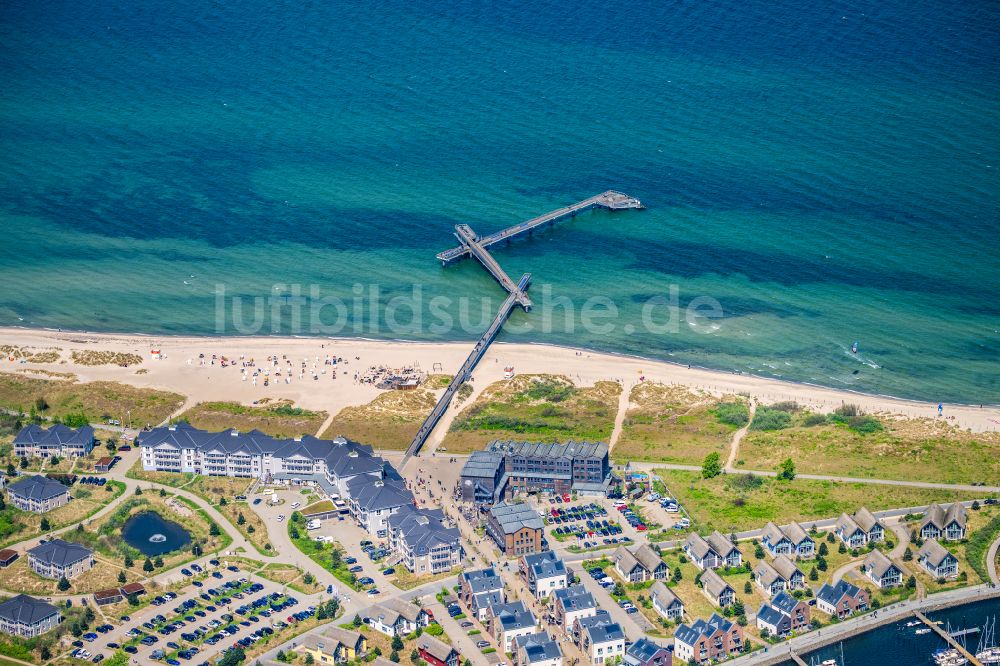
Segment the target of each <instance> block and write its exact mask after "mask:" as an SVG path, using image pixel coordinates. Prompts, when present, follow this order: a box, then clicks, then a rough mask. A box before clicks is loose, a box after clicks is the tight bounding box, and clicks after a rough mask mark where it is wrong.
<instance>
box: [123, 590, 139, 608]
mask: <svg viewBox="0 0 1000 666" xmlns="http://www.w3.org/2000/svg"><path fill="white" fill-rule="evenodd" d="M126 598H127V599H128V605H129V606H132V607H133V608H134V607H136V606H138V605H139V593H138V592H133V593H132V594H130V595H128V597H126Z"/></svg>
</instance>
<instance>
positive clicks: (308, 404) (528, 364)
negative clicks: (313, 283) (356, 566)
mask: <svg viewBox="0 0 1000 666" xmlns="http://www.w3.org/2000/svg"><path fill="white" fill-rule="evenodd" d="M0 345H9V346H12V347H18V348H27V349H28V350H30V351H36V352H37V351H44V350H47V349H53V348H58V349H59V350H60V351H59V355H60V358H59V360H58V361H56V362H54V363H31V362H24V361H23V360H20V359H14V360H11V358H10V355H5V356H4V357H3V359H0V372H19V373H20V372H23V373H27V374H29V375H33V376H45V373H72V374H74V375H75V376H76V377H77V378H78V379H79V380H80V381H84V382H87V381H95V380H108V381H118V382H124V383H127V384H131V385H134V386H139V387H149V388H157V389H164V390H169V391H174V392H177V393H180V394H183V395H185V396H187V398H188V402H187V404H186V405H185V407H184V408H183V409H186V408H187V407H189V406H190V405H193V404H195V403H198V402H205V401H211V400H228V401H237V402H241V403H245V404H249V403H252V402H254V401H255V400H260V399H262V398H271V399H288V400H292V401H294V402H295V403H296V404H297V405H299V406H302V407H304V408H307V409H314V410H325V411H327V412H328V413H329V414H331V415H333V414H336V413H337V412H339V411H340V410H341V409H342V408H344V407H346V406H349V405H358V404H364V403H367V402H370V401H371V400H372V399H373V398H374V397H375V396H376V395H378V394H379V393H380V391H379V390H378V389H376V388H375V387H374V386H372V385H370V384H362V383H358V382H356V381H355V380H354V376H355V373H363V372H364V371H365V370H366V369H367V368H369V367H370V366H373V365H384V366H387V367H392V368H397V367H404V366H410V365H416V366H419V367H420V369H422V370H423V371H425V372H428V373H447V374H452V373H454V372H455V371H456V370H457V369H458V367H459V366H460V365H461V363H462V361H463V360H464V359H465V356H466V354H467V353H468V352H469V350H470V348H471V345H470V344H468V343H421V342H396V341H391V342H390V341H374V340H354V339H321V338H277V337H276V338H268V337H247V338H235V337H227V338H216V337H169V336H143V335H114V334H95V333H83V332H68V331H44V330H29V329H18V328H0ZM153 350H159V356H160V357H159V358H154V357H153V354H152V353H151V352H152V351H153ZM73 351H110V352H119V353H130V354H137V355H139V356H141V357H142V358H143V359H144V360H143V362H142V363H141V364H140V365H132V366H129V367H119V366H116V365H82V364H78V363H76V362H74V361H73V360H72V358H71V354H72V352H73ZM213 355H214V356H215V357H216V358H215V359H214V363H213V359H212V357H213ZM223 356H225V357H226V358H227V359H229V360H231V361H235V362H234V363H231V364H228V366H227V367H222V364H221V357H223ZM269 356H270V357H278V358H279V359H280V366H281V367H285V365H286V364H287V362H288V361H289V360H290V361H292V363H293V364H294V367H295V372H294V373H293V374H292V376H291V377H288V379H289V382H288V383H285V377H282V378H281V379H280V380H278V381H275V380H274V379H272V380H271V381H270V382H269V385H268V386H266V387H265V386H264V385H263V381H258V382H256V383H254V382H253V381H252V380H251V379H249V375H248V379H247V380H243V379H242V378H241V375H242V369H243V364H244V363H248V362H249V361H250V359H253V362H254V364H255V366H254V367H255V368H263V367H272V365H271V364H269V363H266V359H267V357H269ZM327 357H340V358H342V359H343V362H341V363H340V364H338V365H337V366H335V367H334V366H331V365H326V364H325V363H324V361H325V359H326V358H327ZM303 363H304V364H305V368H304V370H305V372H304V376H303V377H302V378H301V379H300V375H299V372H300V367H302V365H303ZM505 366H514V368H515V371H516V372H517V373H518V374H536V373H544V374H559V375H565V376H567V377H569V378H570V379H571V380H572V381H574V382H576V383H577V384H578V385H581V386H589V385H592V384H593V383H594V382H596V381H601V380H615V381H619V382H621V383H622V385H623V386H625V387H626V389H630V388H631V387H632V386H634V385H635V384H637V383H639V382H640V381H656V382H662V383H666V384H677V385H683V386H688V387H691V388H694V389H699V390H704V391H707V392H710V393H712V394H714V395H725V394H737V393H743V394H749V395H750V396H752V397H753V398H755V399H756V400H758V401H760V402H762V403H765V404H766V403H772V402H777V401H782V400H795V401H797V402H798V403H799V404H802V405H804V406H807V407H809V408H810V409H813V410H814V411H823V412H826V411H830V410H832V409H834V408H836V407H838V406H840V405H842V404H845V403H853V404H857V405H860V406H861V407H862V409H864V410H865V411H867V412H880V413H885V414H896V415H900V416H905V417H909V418H918V417H926V418H936V417H937V404H932V403H926V402H915V401H908V400H900V399H896V398H889V397H883V396H872V395H863V394H858V393H851V392H847V391H839V390H835V389H829V388H823V387H818V386H810V385H803V384H794V383H791V382H783V381H778V380H773V379H767V378H762V377H754V376H751V375H745V374H743V375H737V374H732V373H725V372H717V371H711V370H704V369H699V368H688V367H686V366H680V365H674V364H670V363H664V362H658V361H650V360H645V359H637V358H630V357H622V356H615V355H610V354H601V353H596V352H591V351H585V350H576V349H570V348H565V347H555V346H548V345H524V344H504V343H496V344H494V345H493V346H492V347H491V349H490V350H489V352H488V353H487V354H486V356H485V357H484V358H483V361H482V362H481V363H480V365H479V367H478V368H477V369H476V371H475V372H474V374H473V386H474V387H475V389H476V392H477V393H478V391H479V390H481V389H482V388H484V387H485V386H486V385H487V384H489V383H492V382H495V381H498V380H501V379H502V378H503V374H504V367H505ZM253 369H254V368H250V370H253ZM314 369H315V377H316V378H315V379H314V378H313V376H314V374H313V370H314ZM335 372H336V378H334V376H333V375H334V373H335ZM285 375H286V376H287V375H288V373H287V372H286V373H285ZM944 418H946V419H948V422H949V423H951V424H953V425H956V426H959V427H961V428H968V429H970V430H972V431H973V432H983V431H996V430H1000V408H997V407H995V406H994V407H990V406H987V407H984V408H982V407H980V406H979V405H949V404H946V405H945V406H944Z"/></svg>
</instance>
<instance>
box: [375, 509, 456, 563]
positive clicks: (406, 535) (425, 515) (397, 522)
mask: <svg viewBox="0 0 1000 666" xmlns="http://www.w3.org/2000/svg"><path fill="white" fill-rule="evenodd" d="M387 524H388V527H389V547H390V548H391V549H392V551H393V552H394V553H396V554H398V555H399V556H400V557H401V558H402V559H401V564H402V565H403V566H405V567H406V568H407V569H408V570H409V571H410V572H411V573H415V574H417V575H425V574H431V575H433V574H439V573H445V572H447V571H451V570H452V569H454V568H456V567H460V566H462V559H463V558H464V557H465V551H464V549H463V548H462V535H461V534H460V533H459V531H458V528H457V527H449V526H448V525H447V523H446V521H445V517H444V512H443V511H442V510H441V509H417V508H414V507H412V506H409V505H407V506H403V507H401V508H400V509H399V510H398V511H397V512H396V513H394V514H392V515H391V516H389V520H388V523H387Z"/></svg>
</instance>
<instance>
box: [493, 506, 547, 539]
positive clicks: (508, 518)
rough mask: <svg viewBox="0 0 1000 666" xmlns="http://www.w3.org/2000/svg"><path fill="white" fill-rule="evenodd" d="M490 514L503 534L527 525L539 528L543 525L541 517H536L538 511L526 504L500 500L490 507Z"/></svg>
mask: <svg viewBox="0 0 1000 666" xmlns="http://www.w3.org/2000/svg"><path fill="white" fill-rule="evenodd" d="M490 514H491V515H492V516H493V517H494V518H495V519H496V521H497V523H499V525H500V529H501V530H503V532H504V534H514V533H515V532H517V531H518V530H520V529H522V528H524V527H527V528H529V529H535V530H540V529H543V528H544V527H545V524H544V523H543V522H542V519H541V518H539V517H538V512H537V511H535V510H534V509H532V508H531V507H530V506H528V505H527V504H524V503H521V504H508V503H507V502H500V503H499V504H495V505H494V506H493V508H492V509H490Z"/></svg>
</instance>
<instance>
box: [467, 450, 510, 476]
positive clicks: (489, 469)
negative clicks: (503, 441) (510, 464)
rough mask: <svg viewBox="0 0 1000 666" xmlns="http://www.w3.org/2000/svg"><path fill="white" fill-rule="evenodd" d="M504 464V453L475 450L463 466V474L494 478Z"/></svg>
mask: <svg viewBox="0 0 1000 666" xmlns="http://www.w3.org/2000/svg"><path fill="white" fill-rule="evenodd" d="M501 465H503V454H501V453H494V452H492V451H473V452H472V453H471V454H470V455H469V459H468V460H466V461H465V465H463V466H462V476H470V477H476V478H486V479H492V478H495V477H496V474H497V471H498V470H499V469H500V466H501Z"/></svg>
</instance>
